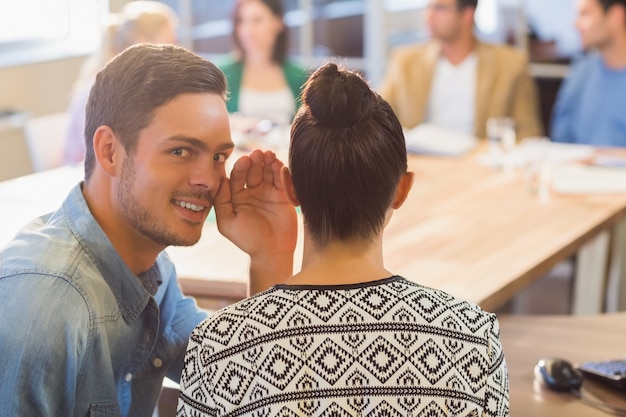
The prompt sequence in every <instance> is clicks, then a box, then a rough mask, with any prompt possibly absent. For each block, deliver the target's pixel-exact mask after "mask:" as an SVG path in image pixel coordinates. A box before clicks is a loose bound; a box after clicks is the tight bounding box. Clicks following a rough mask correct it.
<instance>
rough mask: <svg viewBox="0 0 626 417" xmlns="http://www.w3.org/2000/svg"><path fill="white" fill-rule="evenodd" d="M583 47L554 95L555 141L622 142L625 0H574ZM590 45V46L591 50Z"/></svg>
mask: <svg viewBox="0 0 626 417" xmlns="http://www.w3.org/2000/svg"><path fill="white" fill-rule="evenodd" d="M577 7H578V19H577V20H576V27H577V29H578V31H579V32H580V36H581V41H582V45H583V48H584V49H585V50H588V51H590V52H589V53H588V54H587V56H585V57H584V58H582V59H581V60H580V61H578V62H576V63H575V64H574V65H573V66H572V70H571V72H570V74H569V76H568V77H567V79H566V80H565V81H564V83H563V85H562V87H561V89H560V91H559V94H558V96H557V100H556V104H555V107H554V113H553V117H552V132H551V133H552V134H551V137H552V139H553V140H554V141H557V142H571V143H584V144H589V145H597V146H626V112H625V111H624V109H626V94H624V92H625V91H626V0H579V2H578V5H577ZM592 50H593V52H591V51H592Z"/></svg>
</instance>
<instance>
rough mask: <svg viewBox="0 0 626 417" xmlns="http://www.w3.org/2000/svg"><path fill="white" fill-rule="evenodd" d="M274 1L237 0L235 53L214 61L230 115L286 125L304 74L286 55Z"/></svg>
mask: <svg viewBox="0 0 626 417" xmlns="http://www.w3.org/2000/svg"><path fill="white" fill-rule="evenodd" d="M283 16H284V9H283V6H282V3H281V1H280V0H238V1H237V3H236V4H235V8H234V11H233V38H234V42H235V46H236V48H235V51H234V53H233V55H232V56H231V57H229V58H227V59H225V60H224V61H223V62H216V64H217V65H218V66H219V67H220V69H221V70H222V71H224V74H225V75H226V78H227V80H228V89H229V93H230V98H229V100H228V103H227V106H228V111H229V112H230V113H239V114H240V115H242V116H243V117H245V118H250V119H256V120H261V119H269V120H271V121H272V122H274V123H277V124H288V123H290V122H291V118H292V117H293V115H294V114H295V112H296V110H297V108H298V106H299V100H298V97H299V96H300V88H301V86H302V84H304V82H305V81H306V79H307V77H308V73H307V71H306V70H305V69H303V68H301V67H299V66H298V65H296V64H295V63H293V62H292V61H290V60H288V59H287V28H286V26H285V23H284V21H283Z"/></svg>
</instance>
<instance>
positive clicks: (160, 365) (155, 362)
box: [152, 358, 163, 368]
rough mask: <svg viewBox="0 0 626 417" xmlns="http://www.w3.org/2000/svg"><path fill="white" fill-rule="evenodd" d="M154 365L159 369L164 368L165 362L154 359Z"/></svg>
mask: <svg viewBox="0 0 626 417" xmlns="http://www.w3.org/2000/svg"><path fill="white" fill-rule="evenodd" d="M152 364H153V365H154V366H156V367H157V368H160V367H162V366H163V361H162V360H161V358H154V360H153V361H152Z"/></svg>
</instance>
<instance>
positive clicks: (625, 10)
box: [606, 3, 626, 32]
mask: <svg viewBox="0 0 626 417" xmlns="http://www.w3.org/2000/svg"><path fill="white" fill-rule="evenodd" d="M606 17H607V20H608V22H609V26H611V28H615V29H616V30H618V31H620V32H622V31H623V30H624V25H625V24H626V6H624V5H622V4H619V3H615V4H612V5H611V6H609V9H608V10H607V11H606Z"/></svg>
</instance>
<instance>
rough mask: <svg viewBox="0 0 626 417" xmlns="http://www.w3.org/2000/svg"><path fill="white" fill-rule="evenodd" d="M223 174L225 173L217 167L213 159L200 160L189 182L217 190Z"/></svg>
mask: <svg viewBox="0 0 626 417" xmlns="http://www.w3.org/2000/svg"><path fill="white" fill-rule="evenodd" d="M222 176H223V174H222V173H221V171H219V170H218V169H217V167H216V166H215V164H214V163H213V160H212V159H211V160H210V161H206V160H203V161H198V163H196V164H195V166H194V168H193V170H192V172H191V175H190V178H189V183H190V184H191V185H193V186H196V187H203V188H207V189H209V190H217V188H218V187H219V185H220V181H221V179H222Z"/></svg>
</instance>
